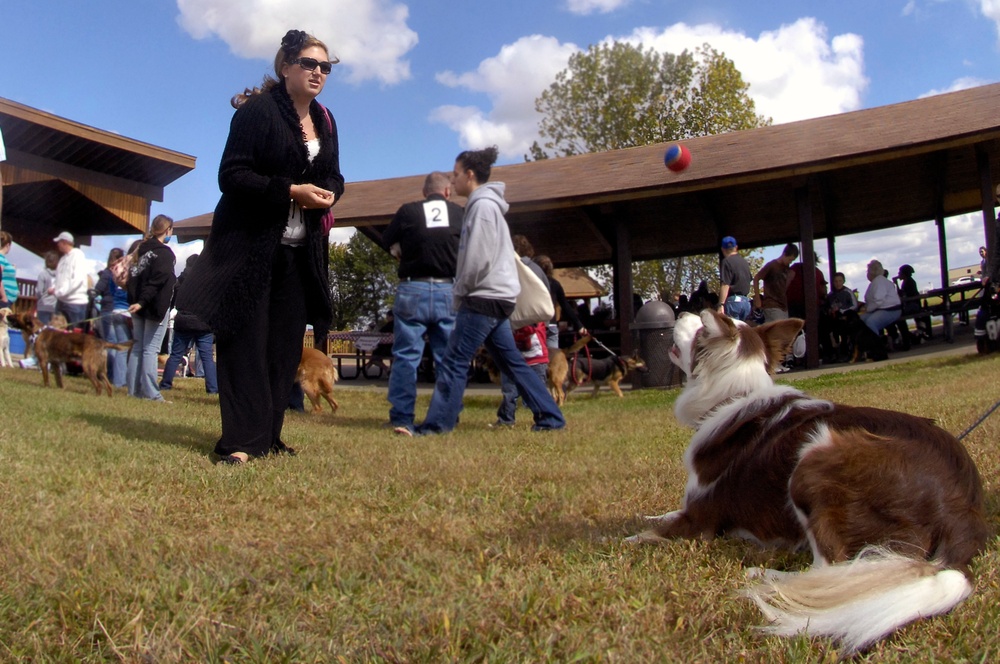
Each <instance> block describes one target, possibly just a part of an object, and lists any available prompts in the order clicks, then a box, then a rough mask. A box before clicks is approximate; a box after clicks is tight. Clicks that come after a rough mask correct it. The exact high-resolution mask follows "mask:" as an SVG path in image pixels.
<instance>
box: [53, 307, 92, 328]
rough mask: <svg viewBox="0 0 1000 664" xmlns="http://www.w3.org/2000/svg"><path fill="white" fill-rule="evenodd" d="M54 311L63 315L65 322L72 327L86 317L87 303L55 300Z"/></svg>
mask: <svg viewBox="0 0 1000 664" xmlns="http://www.w3.org/2000/svg"><path fill="white" fill-rule="evenodd" d="M56 313H59V314H62V315H63V316H65V317H66V322H67V323H69V328H70V329H72V328H73V327H75V326H76V324H77V323H79V322H80V321H82V320H85V319H86V318H87V305H86V304H66V303H65V302H56Z"/></svg>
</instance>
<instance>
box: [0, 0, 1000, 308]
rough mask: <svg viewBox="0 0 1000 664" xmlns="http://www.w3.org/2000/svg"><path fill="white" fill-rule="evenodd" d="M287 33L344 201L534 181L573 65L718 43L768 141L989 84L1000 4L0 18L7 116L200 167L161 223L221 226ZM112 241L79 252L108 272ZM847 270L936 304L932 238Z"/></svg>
mask: <svg viewBox="0 0 1000 664" xmlns="http://www.w3.org/2000/svg"><path fill="white" fill-rule="evenodd" d="M289 28H300V29H304V30H306V31H308V32H310V33H312V34H315V35H316V36H318V37H319V38H321V39H323V40H324V41H326V42H327V44H328V45H329V46H330V48H331V51H333V52H334V53H335V54H336V55H338V56H339V57H340V58H341V61H342V64H340V65H338V66H337V67H336V68H335V69H334V73H333V74H331V76H330V77H329V80H328V83H327V86H326V89H325V90H324V92H323V94H322V95H321V96H320V101H322V102H323V103H324V104H325V105H327V106H328V107H330V109H331V110H332V112H333V113H334V115H335V116H336V118H337V122H338V125H339V128H340V141H341V165H342V169H343V172H344V175H345V177H346V178H347V181H348V183H350V182H352V181H359V180H371V179H381V178H387V177H395V176H401V175H412V174H422V173H426V172H428V171H430V170H435V169H450V168H451V166H452V164H453V161H454V157H455V155H456V154H457V153H458V152H459V151H461V150H463V149H466V148H477V147H483V146H485V145H490V144H496V145H498V146H499V147H500V148H501V152H502V157H501V161H502V162H503V163H516V162H519V161H522V159H523V155H524V154H525V152H526V151H527V146H528V145H530V144H531V142H532V141H533V140H534V139H535V138H536V135H535V131H536V123H537V114H536V113H535V112H534V107H533V102H534V99H535V98H536V97H537V96H538V95H539V94H540V93H541V92H542V90H543V89H544V88H545V87H546V86H547V85H548V84H549V83H551V82H552V80H553V79H554V77H555V75H556V73H557V72H559V71H560V70H562V69H564V68H565V66H566V62H567V60H568V58H569V56H570V55H571V54H572V53H574V52H576V51H579V50H584V49H586V48H587V47H588V46H589V45H591V44H596V43H600V42H602V41H605V40H612V39H613V40H619V41H630V42H633V43H641V44H643V45H644V46H650V47H653V48H657V49H660V50H664V51H674V52H679V51H680V50H683V49H684V48H688V49H693V48H695V47H697V46H699V45H701V44H702V43H705V42H708V43H710V44H711V45H712V46H713V47H714V48H716V49H717V50H720V51H722V52H724V53H725V54H726V55H727V56H728V57H730V58H731V59H733V60H734V62H735V63H736V65H737V67H738V68H739V69H740V70H741V72H743V75H744V78H745V80H747V81H748V82H749V83H750V94H751V96H752V97H753V98H754V100H755V102H756V103H757V107H758V111H759V112H761V113H763V114H765V115H768V116H771V117H772V118H773V119H774V121H775V122H788V121H792V120H799V119H803V118H809V117H818V116H823V115H829V114H833V113H840V112H845V111H851V110H856V109H860V108H870V107H873V106H880V105H884V104H890V103H895V102H901V101H906V100H911V99H917V98H919V97H923V96H926V95H929V94H935V93H939V92H946V91H950V90H956V89H961V88H966V87H972V86H976V85H983V84H987V83H992V82H995V81H997V80H998V75H997V71H998V54H1000V52H998V48H1000V39H998V30H1000V2H998V1H997V0H878V1H876V2H872V0H840V1H839V2H830V1H829V0H824V1H822V2H819V1H814V0H794V1H793V0H770V1H769V2H747V1H746V0H704V1H700V2H699V1H697V0H694V1H691V0H689V1H687V2H679V1H676V0H662V1H661V0H552V1H547V0H506V1H505V2H494V3H485V2H474V3H456V2H440V1H437V0H425V1H424V2H421V3H416V2H398V1H395V2H394V1H392V0H239V1H238V2H237V1H236V0H176V1H166V0H141V1H139V2H136V1H135V0H89V1H88V2H80V1H79V0H34V1H33V2H24V1H21V0H17V1H15V0H0V62H3V66H2V67H0V96H3V97H6V98H8V99H12V100H14V101H17V102H20V103H23V104H26V105H28V106H32V107H35V108H39V109H42V110H44V111H48V112H51V113H54V114H56V115H60V116H63V117H66V118H69V119H72V120H74V121H77V122H82V123H84V124H88V125H93V126H95V127H98V128H101V129H104V130H108V131H113V132H117V133H120V134H122V135H124V136H128V137H130V138H134V139H137V140H141V141H145V142H148V143H152V144H154V145H158V146H161V147H165V148H169V149H172V150H176V151H179V152H183V153H186V154H189V155H193V156H195V157H197V168H196V169H195V171H194V172H192V173H190V174H188V175H186V176H184V177H183V178H181V179H180V180H178V181H177V182H176V183H174V184H172V185H170V186H169V187H168V188H167V189H166V193H165V200H164V201H163V202H162V203H154V205H153V213H154V214H157V213H160V212H162V213H165V214H169V215H170V216H172V217H174V219H177V220H180V219H183V218H186V217H190V216H194V215H197V214H202V213H205V212H209V211H211V210H212V209H213V208H214V206H215V203H216V202H217V199H218V187H217V184H216V174H217V168H218V163H219V158H220V155H221V151H222V148H223V145H224V143H225V140H226V133H227V130H228V126H229V120H230V118H231V115H232V108H231V107H230V105H229V98H230V97H231V96H232V95H233V94H235V93H236V92H238V91H240V90H242V89H243V88H244V87H246V86H251V85H254V84H257V83H259V82H260V80H261V79H262V77H263V76H264V74H266V73H267V72H268V70H269V67H270V66H271V61H272V60H273V57H274V53H275V51H276V50H277V45H278V44H279V43H280V39H281V36H282V35H283V34H284V32H285V31H286V30H287V29H289ZM347 195H350V185H349V184H348V190H347ZM417 195H418V192H414V197H417ZM947 231H948V234H949V256H950V260H951V263H952V265H953V266H957V265H963V264H970V263H975V262H978V256H977V253H976V250H977V248H978V246H979V245H980V244H982V243H983V240H982V219H981V215H978V216H977V215H972V216H969V217H964V218H956V219H952V220H949V222H948V226H947ZM336 237H338V236H335V238H336ZM340 237H342V236H340ZM15 240H16V238H15ZM117 241H118V239H117V238H114V239H111V240H108V239H104V240H101V241H98V242H95V245H94V246H93V247H92V248H87V247H85V248H84V250H85V252H86V253H87V254H88V256H89V257H91V258H94V259H98V260H103V259H104V258H105V257H106V255H107V250H108V248H110V246H113V243H114V242H117ZM545 251H546V253H549V254H556V253H557V252H558V248H555V247H552V248H549V247H546V248H545ZM837 252H838V267H839V268H840V269H842V270H843V271H845V272H847V274H848V283H849V284H850V285H852V286H855V287H859V288H861V289H862V290H863V289H864V285H865V281H864V276H863V275H864V265H865V263H867V261H868V260H869V259H870V258H872V257H878V258H880V259H881V260H883V262H884V263H885V264H886V265H887V266H888V267H889V269H894V267H895V266H898V265H899V264H900V263H901V262H909V263H911V264H913V265H914V267H916V269H917V280H918V282H919V283H920V284H921V287H926V286H928V285H930V282H931V281H932V280H934V282H935V285H936V276H935V275H936V274H937V257H936V252H937V242H936V234H935V230H934V227H933V224H932V223H930V222H928V223H925V224H917V225H914V226H911V227H907V228H905V229H902V230H897V231H893V232H892V233H878V234H866V235H863V236H853V237H847V238H842V239H841V240H839V241H838V244H837ZM819 253H820V254H824V253H825V247H823V246H820V247H819ZM765 254H766V255H767V256H768V257H770V256H771V255H772V254H773V250H772V249H769V250H768V251H766V252H765ZM13 259H14V262H15V265H17V266H18V269H19V274H22V276H29V275H30V276H33V275H34V274H35V273H37V271H38V269H39V267H40V260H38V259H37V257H35V256H34V255H32V254H28V253H27V252H24V251H23V250H20V251H17V250H16V251H15V252H14V254H13Z"/></svg>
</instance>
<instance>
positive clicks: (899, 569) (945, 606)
mask: <svg viewBox="0 0 1000 664" xmlns="http://www.w3.org/2000/svg"><path fill="white" fill-rule="evenodd" d="M761 577H762V578H763V581H762V582H761V583H760V584H759V585H758V586H756V587H754V588H752V589H750V590H748V591H747V592H746V594H747V596H748V597H749V598H750V599H752V600H753V601H754V602H755V603H756V604H757V606H758V607H760V610H761V611H762V612H763V613H764V616H765V617H766V618H767V619H768V620H770V621H771V624H770V625H768V626H766V627H763V628H762V629H764V630H765V631H768V632H771V633H773V634H778V635H780V636H791V635H793V634H797V633H799V632H806V633H808V634H811V635H814V636H827V637H830V638H833V639H834V640H836V641H837V642H838V643H839V644H840V645H841V646H842V647H843V648H845V649H846V652H845V653H844V654H845V655H849V654H851V653H854V652H856V651H858V650H861V649H863V648H865V647H866V646H868V645H869V644H871V643H873V642H875V641H877V640H879V639H881V638H882V637H884V636H886V635H888V634H890V633H891V632H893V631H895V630H897V629H899V628H900V627H902V626H903V625H905V624H907V623H909V622H912V621H914V620H916V619H918V618H926V617H929V616H935V615H940V614H942V613H947V612H948V611H950V610H951V609H953V608H954V607H955V606H957V605H958V604H959V603H960V602H961V601H962V600H964V599H965V598H966V597H968V596H969V593H971V592H972V585H971V584H970V583H969V580H968V579H967V578H966V577H965V575H964V574H963V573H962V572H960V571H958V570H954V569H945V568H943V567H941V566H940V565H937V564H935V563H933V562H927V561H924V560H918V559H914V558H910V557H907V556H903V555H900V554H896V553H893V552H891V551H888V550H886V549H882V548H871V549H866V550H865V551H863V552H862V553H861V554H859V555H858V556H857V557H856V558H855V559H854V560H851V561H848V562H844V563H837V564H835V565H827V566H820V567H813V568H811V569H809V570H807V571H805V572H801V573H791V574H784V573H781V572H772V571H764V572H762V573H761Z"/></svg>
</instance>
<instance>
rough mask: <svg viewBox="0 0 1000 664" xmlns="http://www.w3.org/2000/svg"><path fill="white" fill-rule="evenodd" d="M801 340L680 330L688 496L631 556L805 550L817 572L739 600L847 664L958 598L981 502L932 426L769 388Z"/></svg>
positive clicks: (772, 577)
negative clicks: (671, 548) (675, 543)
mask: <svg viewBox="0 0 1000 664" xmlns="http://www.w3.org/2000/svg"><path fill="white" fill-rule="evenodd" d="M801 327H802V321H801V320H796V319H791V320H786V321H779V322H776V323H770V324H768V325H763V326H761V327H757V328H751V327H748V326H746V325H744V324H742V323H734V322H733V321H732V320H730V319H729V318H726V317H725V316H722V315H719V314H717V313H715V312H713V311H711V310H706V311H703V312H702V313H701V315H700V317H699V316H696V315H694V314H686V315H684V316H681V318H680V319H679V320H678V321H677V324H676V326H675V328H674V346H673V347H672V349H671V359H672V360H673V361H674V363H675V364H677V365H678V366H679V367H680V368H681V369H682V370H683V371H684V372H685V373H686V374H687V377H688V382H687V386H686V387H685V388H684V391H683V393H682V394H681V395H680V396H679V397H678V399H677V402H676V404H675V408H674V411H675V414H676V416H677V419H678V420H679V421H681V422H682V423H684V424H687V425H689V426H691V427H693V428H694V429H695V434H694V437H693V438H692V439H691V443H690V445H689V446H688V449H687V451H686V452H685V454H684V464H685V466H686V467H687V470H688V482H687V488H686V491H685V495H684V500H683V505H682V507H681V509H679V510H677V511H675V512H670V513H668V514H664V515H662V516H658V517H650V518H651V519H653V520H654V521H655V525H654V526H653V527H652V528H651V529H650V530H648V531H646V532H643V533H640V534H638V535H636V536H634V537H632V538H630V541H633V542H647V541H657V540H663V539H665V538H675V537H687V538H712V537H716V536H722V535H731V536H739V537H744V538H748V539H750V540H753V541H756V542H759V543H761V544H764V545H769V546H774V545H777V546H784V547H789V548H800V547H802V548H804V547H807V546H808V547H809V549H811V551H812V555H813V565H812V567H810V568H809V569H808V570H806V571H804V572H796V573H781V572H775V571H771V570H764V571H762V572H759V573H757V574H756V576H757V577H758V578H759V583H758V585H756V586H755V587H753V588H751V589H750V590H749V591H748V592H747V595H748V596H749V597H750V598H751V599H752V600H753V601H754V602H755V603H756V604H757V605H758V606H759V607H760V609H761V611H762V612H763V613H764V615H765V617H766V618H767V619H768V620H769V621H770V625H769V626H767V627H765V628H764V629H765V630H767V631H769V632H772V633H776V634H780V635H785V636H788V635H792V634H796V633H799V632H805V633H808V634H811V635H820V636H828V637H831V638H833V639H835V640H837V641H838V642H839V643H840V644H841V646H842V647H843V649H844V650H845V652H844V654H845V655H846V654H850V653H853V652H855V651H857V650H860V649H863V648H865V647H867V646H868V645H870V644H871V643H873V642H875V641H877V640H879V639H881V638H883V637H885V636H887V635H888V634H890V633H891V632H893V631H894V630H896V629H898V628H899V627H901V626H902V625H905V624H906V623H909V622H911V621H913V620H916V619H918V618H923V617H928V616H933V615H938V614H942V613H946V612H948V611H950V610H951V609H952V608H953V607H955V606H956V605H958V604H959V603H960V602H961V601H962V600H963V599H965V597H967V596H968V595H969V593H970V592H971V591H972V585H971V583H970V580H969V574H970V570H969V564H970V561H971V560H972V558H973V557H974V556H975V555H976V554H977V553H979V552H980V551H982V549H983V547H984V544H985V542H986V539H987V534H988V531H987V525H986V522H985V520H984V516H983V490H982V484H981V481H980V478H979V473H978V471H977V470H976V466H975V464H974V463H973V461H972V459H971V458H970V457H969V454H968V452H967V451H966V449H965V448H964V447H963V446H962V444H961V443H959V442H958V440H956V439H955V437H954V436H952V435H951V434H950V433H948V432H946V431H944V430H943V429H940V428H938V427H937V426H935V425H934V423H933V422H932V421H930V420H928V419H924V418H921V417H915V416H912V415H907V414H905V413H899V412H894V411H888V410H881V409H877V408H860V407H852V406H844V405H840V404H835V403H831V402H829V401H825V400H822V399H815V398H811V397H809V396H807V395H806V394H804V393H802V392H801V391H799V390H797V389H794V388H792V387H788V386H779V385H775V384H774V383H773V381H772V380H771V375H770V373H771V367H773V366H774V365H775V364H776V363H777V362H780V360H781V358H782V357H783V356H784V354H785V352H786V350H787V348H788V347H789V345H790V344H791V342H792V340H793V339H794V338H795V335H796V333H797V332H798V331H799V329H800V328H801Z"/></svg>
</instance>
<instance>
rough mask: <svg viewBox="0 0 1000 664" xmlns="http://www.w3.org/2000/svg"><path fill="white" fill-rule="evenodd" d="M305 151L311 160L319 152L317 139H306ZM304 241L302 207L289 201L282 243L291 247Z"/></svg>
mask: <svg viewBox="0 0 1000 664" xmlns="http://www.w3.org/2000/svg"><path fill="white" fill-rule="evenodd" d="M306 151H307V152H308V153H309V161H310V162H311V161H312V160H313V159H315V158H316V155H317V154H319V139H318V138H314V139H312V140H311V141H306ZM305 241H306V225H305V222H304V221H303V219H302V208H300V207H299V206H298V203H296V202H295V201H292V202H291V205H290V206H289V208H288V225H287V226H285V233H284V235H282V237H281V243H282V244H288V245H291V246H293V247H297V246H300V245H302V244H303V243H304V242H305Z"/></svg>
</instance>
